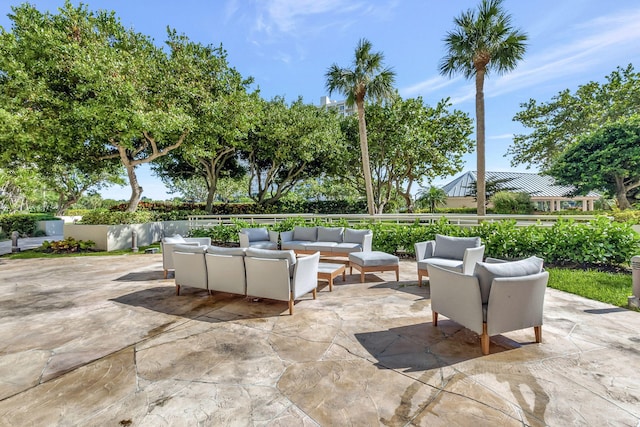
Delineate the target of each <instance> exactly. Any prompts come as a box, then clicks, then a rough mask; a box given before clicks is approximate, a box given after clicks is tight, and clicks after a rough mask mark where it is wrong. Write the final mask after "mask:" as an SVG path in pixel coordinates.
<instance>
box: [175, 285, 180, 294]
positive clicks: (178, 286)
mask: <svg viewBox="0 0 640 427" xmlns="http://www.w3.org/2000/svg"><path fill="white" fill-rule="evenodd" d="M176 295H180V285H178V284H176Z"/></svg>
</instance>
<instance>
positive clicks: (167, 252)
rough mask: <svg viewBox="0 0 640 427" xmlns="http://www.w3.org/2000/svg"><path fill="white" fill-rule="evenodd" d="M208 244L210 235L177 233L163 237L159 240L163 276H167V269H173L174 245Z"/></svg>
mask: <svg viewBox="0 0 640 427" xmlns="http://www.w3.org/2000/svg"><path fill="white" fill-rule="evenodd" d="M210 244H211V238H210V237H182V236H181V235H179V234H176V235H175V236H170V237H164V238H163V239H162V240H161V241H160V246H161V247H162V269H163V270H164V278H165V279H166V278H167V276H168V274H169V270H175V267H174V263H173V248H174V246H175V245H191V246H209V245H210Z"/></svg>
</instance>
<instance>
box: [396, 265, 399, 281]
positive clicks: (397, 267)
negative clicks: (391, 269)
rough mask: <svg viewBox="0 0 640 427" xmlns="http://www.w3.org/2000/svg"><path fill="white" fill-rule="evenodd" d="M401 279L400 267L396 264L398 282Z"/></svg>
mask: <svg viewBox="0 0 640 427" xmlns="http://www.w3.org/2000/svg"><path fill="white" fill-rule="evenodd" d="M399 281H400V267H399V266H396V282H399Z"/></svg>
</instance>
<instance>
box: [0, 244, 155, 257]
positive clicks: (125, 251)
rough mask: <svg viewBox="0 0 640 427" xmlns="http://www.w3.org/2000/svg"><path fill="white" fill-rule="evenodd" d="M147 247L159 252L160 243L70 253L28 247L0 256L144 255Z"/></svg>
mask: <svg viewBox="0 0 640 427" xmlns="http://www.w3.org/2000/svg"><path fill="white" fill-rule="evenodd" d="M147 248H158V253H160V245H158V244H156V245H150V246H140V247H139V249H138V252H133V251H132V250H131V249H121V250H118V251H110V252H107V251H88V252H72V253H62V254H55V253H45V252H40V251H38V250H37V249H28V250H26V251H21V252H16V253H12V254H6V255H3V256H0V258H8V259H34V258H68V257H83V256H116V255H145V253H144V250H145V249H147Z"/></svg>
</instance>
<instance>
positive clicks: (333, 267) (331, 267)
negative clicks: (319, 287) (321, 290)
mask: <svg viewBox="0 0 640 427" xmlns="http://www.w3.org/2000/svg"><path fill="white" fill-rule="evenodd" d="M340 274H342V281H343V282H344V281H345V280H346V278H347V274H346V268H345V265H344V264H337V263H330V262H321V263H319V264H318V280H326V281H328V282H329V292H331V291H333V279H335V278H336V277H338V276H339V275H340Z"/></svg>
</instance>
